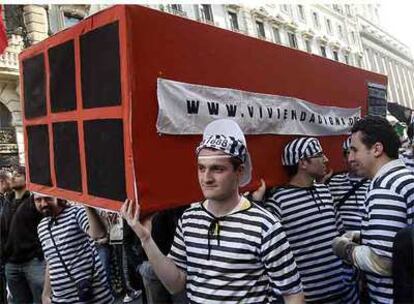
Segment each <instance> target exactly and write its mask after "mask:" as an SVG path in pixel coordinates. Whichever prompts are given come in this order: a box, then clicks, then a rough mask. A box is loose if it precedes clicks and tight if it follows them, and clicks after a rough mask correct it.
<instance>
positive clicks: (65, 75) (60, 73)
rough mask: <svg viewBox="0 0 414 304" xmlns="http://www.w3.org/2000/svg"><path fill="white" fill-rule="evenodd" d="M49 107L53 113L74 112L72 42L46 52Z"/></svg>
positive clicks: (73, 56) (74, 88) (73, 53)
mask: <svg viewBox="0 0 414 304" xmlns="http://www.w3.org/2000/svg"><path fill="white" fill-rule="evenodd" d="M48 55H49V56H48V57H49V67H50V68H49V73H50V74H49V79H50V106H51V110H52V112H53V113H56V112H65V111H73V110H76V84H75V51H74V44H73V40H69V41H67V42H65V43H62V44H59V45H57V46H55V47H53V48H50V49H49V51H48Z"/></svg>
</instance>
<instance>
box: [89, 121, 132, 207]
mask: <svg viewBox="0 0 414 304" xmlns="http://www.w3.org/2000/svg"><path fill="white" fill-rule="evenodd" d="M84 134H85V156H86V171H87V182H88V193H89V194H91V195H94V196H98V197H104V198H108V199H113V200H116V201H121V202H122V201H124V200H125V198H126V190H125V185H126V184H125V165H124V136H123V125H122V120H121V119H105V120H89V121H85V122H84Z"/></svg>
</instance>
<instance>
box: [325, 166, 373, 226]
mask: <svg viewBox="0 0 414 304" xmlns="http://www.w3.org/2000/svg"><path fill="white" fill-rule="evenodd" d="M361 180H362V179H361V178H359V177H352V176H350V175H349V173H339V174H335V175H334V176H332V177H331V179H330V180H329V184H328V187H329V190H330V191H331V194H332V197H333V202H334V207H335V210H336V212H337V213H338V214H339V217H340V218H341V220H342V223H343V224H344V229H345V231H347V232H348V231H351V232H360V231H361V222H362V218H363V216H364V214H365V213H366V210H365V196H366V193H367V190H368V186H369V183H370V181H369V180H365V181H364V183H363V184H361V185H360V187H358V189H357V190H356V191H355V192H354V193H353V194H352V195H351V196H349V198H348V199H347V200H346V201H343V202H341V200H342V198H344V197H345V195H346V194H347V193H348V192H349V191H351V189H352V188H353V187H354V186H355V185H357V184H358V183H359V182H360V181H361Z"/></svg>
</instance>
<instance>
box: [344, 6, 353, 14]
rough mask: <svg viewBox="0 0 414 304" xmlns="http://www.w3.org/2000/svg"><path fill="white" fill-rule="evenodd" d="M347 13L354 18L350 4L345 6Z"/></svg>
mask: <svg viewBox="0 0 414 304" xmlns="http://www.w3.org/2000/svg"><path fill="white" fill-rule="evenodd" d="M345 11H346V13H347V14H348V16H352V13H351V6H350V5H349V4H345Z"/></svg>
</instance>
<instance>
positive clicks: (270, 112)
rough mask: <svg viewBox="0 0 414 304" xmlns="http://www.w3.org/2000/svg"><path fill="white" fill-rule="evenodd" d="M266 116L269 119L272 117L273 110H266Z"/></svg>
mask: <svg viewBox="0 0 414 304" xmlns="http://www.w3.org/2000/svg"><path fill="white" fill-rule="evenodd" d="M267 114H268V115H269V118H272V116H273V109H272V108H267Z"/></svg>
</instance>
